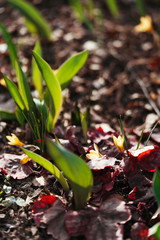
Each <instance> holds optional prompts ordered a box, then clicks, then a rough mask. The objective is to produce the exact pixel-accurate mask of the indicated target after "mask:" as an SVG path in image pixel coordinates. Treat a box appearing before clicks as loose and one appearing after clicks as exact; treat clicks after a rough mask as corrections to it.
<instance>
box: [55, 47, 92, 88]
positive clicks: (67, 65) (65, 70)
mask: <svg viewBox="0 0 160 240" xmlns="http://www.w3.org/2000/svg"><path fill="white" fill-rule="evenodd" d="M87 57H88V51H87V50H85V51H83V52H80V53H78V54H76V55H75V56H73V57H70V58H69V59H68V60H67V61H65V62H64V63H63V64H62V65H61V66H60V68H59V69H58V70H57V72H56V73H55V74H56V77H57V78H58V80H59V82H60V84H61V88H62V89H64V88H66V86H67V85H68V84H69V83H70V81H71V79H72V78H73V77H74V76H75V75H76V73H77V72H78V71H79V70H80V69H81V68H82V67H83V65H84V64H85V62H86V60H87Z"/></svg>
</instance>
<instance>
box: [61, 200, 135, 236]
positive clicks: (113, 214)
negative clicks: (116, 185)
mask: <svg viewBox="0 0 160 240" xmlns="http://www.w3.org/2000/svg"><path fill="white" fill-rule="evenodd" d="M130 218H131V213H130V210H129V208H128V207H126V206H125V202H123V201H121V200H119V199H118V198H116V197H114V198H110V199H108V200H106V201H104V202H103V204H102V205H101V206H100V208H99V209H96V208H88V209H86V210H81V211H69V212H67V213H66V221H65V223H66V229H67V232H68V233H69V235H71V236H78V235H84V236H85V237H86V239H87V240H94V239H98V240H106V239H107V240H112V239H115V240H116V239H117V240H120V239H123V226H122V225H121V224H123V223H125V222H126V221H128V220H129V219H130Z"/></svg>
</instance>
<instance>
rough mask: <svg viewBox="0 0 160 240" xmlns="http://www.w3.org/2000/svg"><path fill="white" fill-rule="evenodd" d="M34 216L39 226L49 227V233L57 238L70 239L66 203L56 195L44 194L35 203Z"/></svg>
mask: <svg viewBox="0 0 160 240" xmlns="http://www.w3.org/2000/svg"><path fill="white" fill-rule="evenodd" d="M32 210H33V218H34V220H35V223H36V225H37V226H38V227H43V228H44V227H47V233H48V234H49V235H52V237H53V238H54V239H56V240H68V239H69V236H68V234H67V232H66V229H65V224H64V221H65V205H64V204H63V203H62V202H61V201H60V199H59V198H57V197H55V196H54V195H48V196H43V197H41V198H40V199H39V200H37V201H35V203H34V205H33V209H32Z"/></svg>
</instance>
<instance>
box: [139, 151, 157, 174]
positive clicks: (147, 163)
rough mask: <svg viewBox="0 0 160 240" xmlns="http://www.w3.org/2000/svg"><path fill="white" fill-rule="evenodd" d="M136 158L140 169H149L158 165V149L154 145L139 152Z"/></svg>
mask: <svg viewBox="0 0 160 240" xmlns="http://www.w3.org/2000/svg"><path fill="white" fill-rule="evenodd" d="M137 159H138V164H139V165H140V167H141V168H142V169H144V170H147V171H151V170H153V169H155V168H156V167H159V166H160V149H159V147H157V146H154V147H153V149H148V150H147V151H144V152H142V153H140V154H139V155H138V157H137Z"/></svg>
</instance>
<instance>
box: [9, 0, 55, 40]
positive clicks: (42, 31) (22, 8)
mask: <svg viewBox="0 0 160 240" xmlns="http://www.w3.org/2000/svg"><path fill="white" fill-rule="evenodd" d="M7 2H8V3H9V4H10V5H11V6H12V7H14V8H16V9H17V10H18V11H19V12H21V14H22V15H23V16H24V17H26V19H27V20H28V21H30V22H31V23H32V24H34V25H35V27H36V29H37V32H38V33H39V35H40V36H42V37H43V38H45V39H50V36H51V29H50V27H49V25H48V23H47V22H46V20H45V19H44V18H43V16H42V15H41V14H40V13H39V12H38V11H37V10H36V8H34V7H33V6H32V5H31V4H29V3H28V2H26V1H23V0H7Z"/></svg>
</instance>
